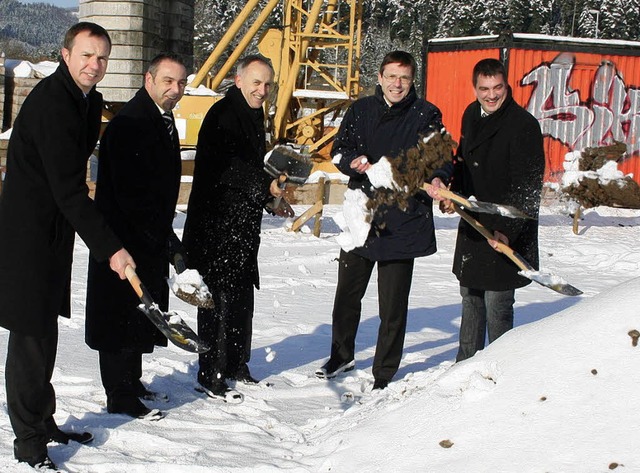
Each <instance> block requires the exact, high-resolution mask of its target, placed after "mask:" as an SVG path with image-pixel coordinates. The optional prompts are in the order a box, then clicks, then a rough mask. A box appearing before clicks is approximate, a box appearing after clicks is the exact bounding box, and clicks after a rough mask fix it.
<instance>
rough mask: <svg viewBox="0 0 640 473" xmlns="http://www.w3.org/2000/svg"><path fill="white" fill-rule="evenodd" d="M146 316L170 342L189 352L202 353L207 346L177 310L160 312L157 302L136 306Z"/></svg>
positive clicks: (207, 348) (205, 350) (206, 349)
mask: <svg viewBox="0 0 640 473" xmlns="http://www.w3.org/2000/svg"><path fill="white" fill-rule="evenodd" d="M138 309H140V310H141V311H142V312H144V314H145V315H146V316H147V318H148V319H149V320H150V321H151V322H152V323H153V325H155V326H156V327H157V328H158V330H160V332H162V334H163V335H164V336H165V337H167V340H169V341H170V342H171V343H173V344H174V345H175V346H177V347H178V348H182V349H183V350H186V351H188V352H191V353H204V352H207V351H209V349H210V348H211V347H209V346H208V345H207V344H206V343H204V342H203V341H202V340H201V339H200V337H198V335H197V334H196V333H195V332H194V331H193V330H192V329H191V327H189V325H187V323H186V322H185V321H184V320H183V319H182V317H181V316H180V314H178V313H177V312H173V311H172V312H169V313H167V312H162V311H161V310H160V308H159V307H158V306H157V304H155V303H154V304H152V305H149V306H146V305H144V304H140V305H139V306H138Z"/></svg>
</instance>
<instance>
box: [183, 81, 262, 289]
mask: <svg viewBox="0 0 640 473" xmlns="http://www.w3.org/2000/svg"><path fill="white" fill-rule="evenodd" d="M265 152H266V141H265V130H264V114H263V111H262V108H259V109H252V108H251V107H249V105H248V104H247V101H246V100H245V98H244V96H243V95H242V93H241V91H240V89H238V88H237V87H235V86H233V87H231V88H230V89H229V91H228V92H227V94H226V96H225V97H224V98H223V99H222V100H220V101H218V102H216V103H215V104H213V106H212V107H211V108H210V109H209V111H208V112H207V115H206V117H205V119H204V121H203V123H202V127H201V128H200V133H199V135H198V148H197V152H196V159H195V169H194V174H193V185H192V189H191V195H190V196H189V210H188V212H187V220H186V222H185V227H184V237H183V241H184V245H185V247H186V248H187V254H188V255H189V262H190V264H191V265H193V267H195V268H196V269H198V271H199V272H200V274H202V276H203V278H204V280H205V282H206V283H207V285H208V286H209V287H211V288H218V289H223V290H233V288H234V287H235V286H236V285H238V284H241V285H245V286H246V285H251V284H253V285H254V286H255V287H256V288H257V287H259V277H258V249H259V247H260V225H261V222H262V211H263V208H264V205H265V204H266V203H267V201H269V200H270V199H272V196H271V194H270V193H269V185H270V184H271V181H272V180H273V178H272V177H271V176H269V175H268V174H267V173H266V172H265V171H264V155H265Z"/></svg>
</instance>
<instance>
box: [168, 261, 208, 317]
mask: <svg viewBox="0 0 640 473" xmlns="http://www.w3.org/2000/svg"><path fill="white" fill-rule="evenodd" d="M173 266H174V268H175V269H176V276H175V277H173V278H171V279H168V280H167V282H168V283H169V287H170V288H171V291H172V292H173V293H174V294H175V295H176V297H177V298H178V299H181V300H183V301H185V302H186V303H187V304H191V305H194V306H196V307H203V308H205V309H213V306H214V304H213V297H212V296H211V292H209V288H208V287H207V285H206V284H205V283H204V281H203V280H202V277H201V276H200V274H199V273H198V272H197V271H196V270H195V269H191V270H188V269H187V265H186V264H185V262H184V259H183V258H182V255H181V254H180V253H176V255H175V256H174V258H173ZM181 275H182V276H181Z"/></svg>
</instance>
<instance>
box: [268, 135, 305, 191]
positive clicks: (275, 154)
mask: <svg viewBox="0 0 640 473" xmlns="http://www.w3.org/2000/svg"><path fill="white" fill-rule="evenodd" d="M312 167H313V163H312V162H311V159H310V158H309V156H308V155H305V154H301V153H299V152H298V151H296V150H295V149H294V148H292V147H290V146H285V145H277V146H275V147H274V148H273V149H272V150H271V151H270V152H269V153H268V154H267V156H266V161H265V163H264V170H265V171H266V172H267V173H268V174H269V175H270V176H272V177H274V178H276V179H277V178H279V177H280V176H286V180H285V182H290V183H292V184H298V185H300V184H304V183H305V182H306V181H307V178H308V177H309V174H310V173H311V168H312Z"/></svg>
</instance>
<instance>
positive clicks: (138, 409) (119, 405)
mask: <svg viewBox="0 0 640 473" xmlns="http://www.w3.org/2000/svg"><path fill="white" fill-rule="evenodd" d="M107 412H108V413H109V414H124V415H127V416H129V417H134V418H136V419H148V420H160V419H162V418H163V417H164V413H163V412H161V411H159V410H158V409H149V408H148V407H147V406H145V405H144V404H142V403H141V402H140V400H139V399H138V398H137V397H131V398H128V397H127V398H119V399H118V398H117V399H107Z"/></svg>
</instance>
